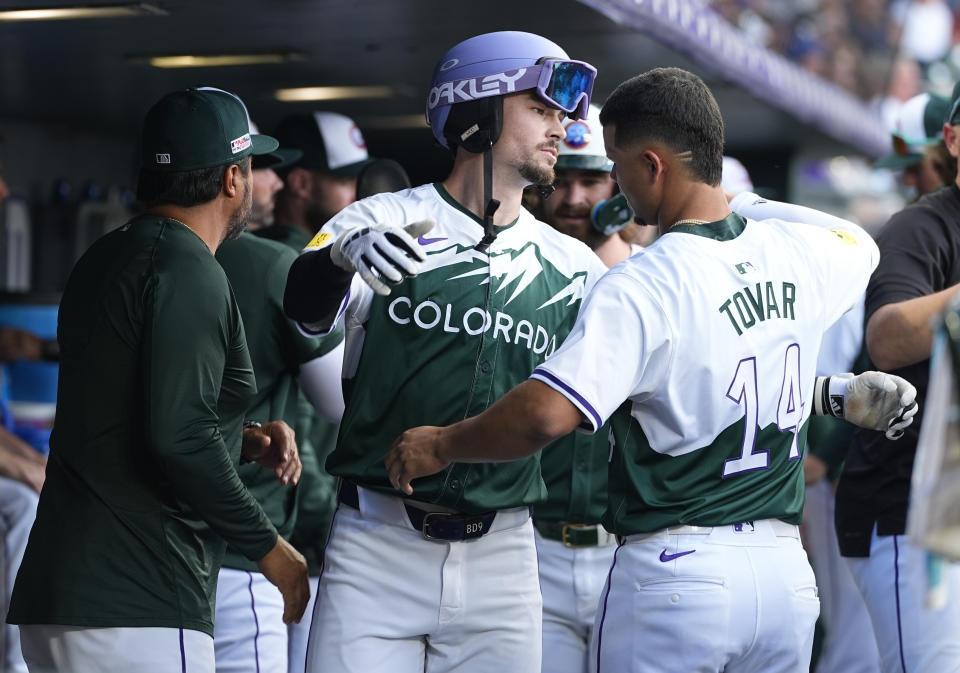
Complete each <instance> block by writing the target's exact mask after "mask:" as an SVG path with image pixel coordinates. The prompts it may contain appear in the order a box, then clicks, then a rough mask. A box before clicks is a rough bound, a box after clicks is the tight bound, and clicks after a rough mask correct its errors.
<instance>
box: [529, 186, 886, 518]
mask: <svg viewBox="0 0 960 673" xmlns="http://www.w3.org/2000/svg"><path fill="white" fill-rule="evenodd" d="M760 201H762V200H760ZM836 223H837V224H836V227H834V228H833V229H826V228H822V227H816V226H809V225H805V224H796V223H788V222H784V221H780V220H770V219H768V220H765V221H763V222H758V221H753V220H747V219H745V218H744V217H742V216H740V215H737V214H731V215H730V216H728V217H727V218H726V219H724V220H721V221H719V222H714V223H710V224H705V225H699V226H685V225H681V226H675V227H673V228H672V229H671V230H670V232H669V233H668V234H667V235H664V236H662V237H661V238H660V239H658V240H657V241H656V242H655V243H654V244H652V245H651V246H649V247H648V248H645V249H644V250H643V251H641V252H640V253H638V254H636V255H634V256H633V257H631V258H630V259H628V260H626V261H625V262H623V263H621V264H619V265H618V266H616V267H614V268H613V269H611V271H610V272H608V273H607V275H606V276H604V277H603V278H602V279H601V280H600V282H598V283H597V285H596V287H595V288H594V290H593V291H592V292H591V293H590V295H589V296H588V297H587V300H586V302H585V305H584V307H583V309H582V311H581V315H580V317H579V318H578V320H577V323H576V325H575V326H574V328H573V330H572V331H571V333H570V335H569V336H568V338H567V340H566V341H565V342H564V343H563V345H562V346H561V347H560V348H559V349H558V350H557V352H556V353H555V354H554V355H553V356H552V357H550V358H549V359H548V360H547V361H546V362H545V363H544V364H542V365H540V366H539V367H538V368H537V369H536V371H535V372H534V374H533V378H535V379H538V380H540V381H542V382H544V383H546V384H547V385H549V386H551V387H553V388H554V389H556V390H557V391H558V392H560V393H561V394H563V395H564V396H566V397H567V398H568V399H569V400H570V401H571V402H572V403H573V404H574V405H576V406H577V407H578V408H579V409H580V411H581V412H582V413H583V415H584V416H585V418H586V419H587V420H588V422H589V425H590V426H591V427H592V429H593V430H594V431H595V430H596V429H597V428H599V427H600V426H601V425H602V424H603V422H604V421H605V420H606V419H607V418H610V416H611V415H612V414H613V413H614V411H616V410H617V408H618V407H620V405H621V404H623V403H624V401H625V400H627V401H628V407H626V409H625V410H626V411H628V412H629V415H626V414H618V415H617V416H616V417H614V419H613V424H614V432H615V435H616V447H615V449H614V456H613V461H612V464H611V473H610V508H609V509H608V512H607V515H606V517H605V519H604V525H605V526H606V527H607V528H608V529H609V530H613V531H615V532H617V533H618V534H621V535H630V534H634V533H646V532H652V531H656V530H661V529H664V528H668V527H671V526H676V525H683V524H690V525H702V526H715V525H723V524H730V523H737V522H743V521H753V520H760V519H769V518H779V519H784V520H786V521H790V522H793V523H799V520H800V516H801V510H802V505H803V470H802V461H801V460H800V457H801V450H800V447H802V446H803V442H804V440H805V435H806V422H807V419H808V418H809V415H810V412H811V408H812V407H811V396H812V391H813V382H814V369H815V366H816V360H817V353H818V352H819V350H820V341H821V337H822V335H823V332H824V331H825V330H826V329H827V327H829V326H830V325H831V324H833V323H834V321H836V320H837V318H838V317H839V316H840V315H842V314H843V313H844V312H846V311H847V310H848V309H849V308H850V307H851V306H853V305H854V303H855V302H856V301H857V299H858V298H859V297H860V295H861V294H862V293H863V291H864V289H865V287H866V284H867V281H868V279H869V277H870V274H871V272H872V271H873V269H874V267H875V266H876V264H877V261H878V256H879V255H878V251H877V247H876V245H875V244H874V243H873V241H872V240H871V239H870V237H869V236H868V235H867V234H866V232H864V231H863V230H862V229H860V228H859V227H857V226H856V225H854V224H851V223H848V222H845V221H842V220H836Z"/></svg>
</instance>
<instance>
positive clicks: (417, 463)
mask: <svg viewBox="0 0 960 673" xmlns="http://www.w3.org/2000/svg"><path fill="white" fill-rule="evenodd" d="M583 420H584V418H583V416H582V415H581V414H580V410H579V409H577V408H576V407H575V406H574V405H573V404H572V403H571V402H570V401H569V400H568V399H567V398H566V397H564V396H563V395H561V394H560V393H558V392H557V391H555V390H554V389H553V388H551V387H550V386H548V385H546V384H544V383H541V382H539V381H536V380H533V379H529V380H527V381H524V382H523V383H521V384H520V385H518V386H517V387H516V388H514V389H513V390H511V391H510V392H509V393H507V394H506V395H504V396H503V397H502V398H501V399H500V400H499V401H498V402H497V403H496V404H494V405H493V406H492V407H490V408H489V409H487V410H486V411H484V412H483V413H482V414H480V415H479V416H474V417H472V418H468V419H466V420H463V421H460V422H459V423H455V424H453V425H449V426H447V427H443V428H440V427H435V426H422V427H419V428H413V429H411V430H407V431H406V432H404V433H403V434H402V435H400V436H399V437H398V438H397V440H396V441H395V442H394V443H393V448H392V449H391V451H390V453H389V454H388V455H387V458H386V460H385V461H384V462H385V463H386V466H387V475H388V476H389V477H390V483H392V484H393V485H394V487H395V488H397V489H398V490H400V491H403V492H404V493H406V494H407V495H411V494H412V493H413V486H411V484H410V482H411V481H412V480H414V479H416V478H417V477H424V476H427V475H430V474H434V473H436V472H439V471H440V470H442V469H444V468H445V467H446V466H447V465H449V464H450V463H452V462H495V461H507V460H517V459H519V458H523V457H525V456H529V455H530V454H532V453H536V452H537V451H538V450H539V449H542V448H543V447H544V446H546V445H547V444H549V443H550V442H552V441H553V440H554V439H557V438H558V437H562V436H564V435H566V434H569V433H570V432H572V431H573V430H574V429H575V428H576V427H577V426H578V425H580V423H581V422H583Z"/></svg>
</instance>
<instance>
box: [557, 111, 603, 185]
mask: <svg viewBox="0 0 960 673" xmlns="http://www.w3.org/2000/svg"><path fill="white" fill-rule="evenodd" d="M564 128H565V129H566V131H567V135H566V137H565V138H564V139H563V142H561V143H560V149H559V151H558V153H557V165H556V166H555V168H556V169H557V170H560V169H563V168H576V169H580V170H584V171H604V172H609V171H610V169H611V168H613V162H612V161H610V159H608V158H607V148H606V147H604V145H603V127H601V126H600V108H599V107H597V106H596V105H591V106H590V110H589V112H588V113H587V116H586V117H585V118H583V119H571V120H569V121H567V122H566V123H565V124H564Z"/></svg>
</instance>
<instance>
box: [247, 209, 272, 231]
mask: <svg viewBox="0 0 960 673" xmlns="http://www.w3.org/2000/svg"><path fill="white" fill-rule="evenodd" d="M273 205H274V204H273V203H272V202H271V203H269V204H267V205H266V206H263V205H260V204H257V203H254V204H253V207H252V209H251V211H250V217H248V218H247V229H250V230H252V229H254V227H253V226H251V225H253V224H256V225H257V228H260V227H269V226H270V225H271V224H273V221H274V217H273Z"/></svg>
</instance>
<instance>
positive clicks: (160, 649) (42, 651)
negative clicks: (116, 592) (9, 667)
mask: <svg viewBox="0 0 960 673" xmlns="http://www.w3.org/2000/svg"><path fill="white" fill-rule="evenodd" d="M20 641H21V643H22V645H23V657H24V659H26V660H27V666H28V667H29V669H30V673H94V672H96V673H131V672H132V671H136V673H214V668H215V667H214V660H213V638H211V637H210V636H208V635H207V634H206V633H202V632H201V631H193V630H190V629H172V628H161V627H136V628H127V627H121V628H89V627H82V626H55V625H50V624H42V625H36V624H30V625H24V626H21V627H20Z"/></svg>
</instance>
